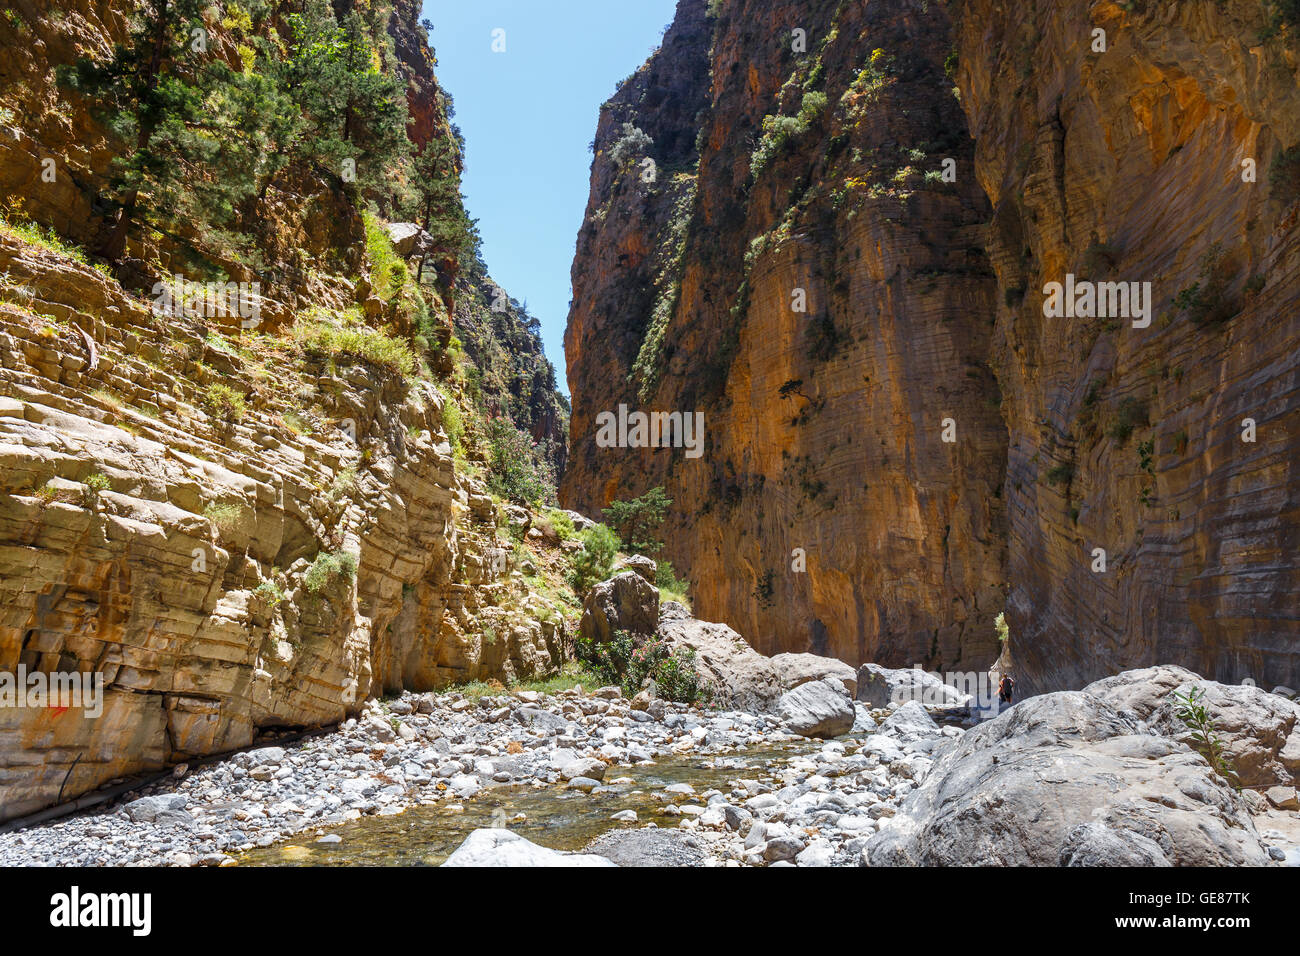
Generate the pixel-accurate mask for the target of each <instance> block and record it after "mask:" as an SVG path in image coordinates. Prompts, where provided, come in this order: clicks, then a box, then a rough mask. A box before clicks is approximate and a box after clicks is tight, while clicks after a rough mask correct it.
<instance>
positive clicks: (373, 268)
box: [361, 212, 410, 302]
mask: <svg viewBox="0 0 1300 956" xmlns="http://www.w3.org/2000/svg"><path fill="white" fill-rule="evenodd" d="M361 217H362V221H363V222H364V223H365V227H366V257H367V258H368V259H369V260H370V288H371V290H372V291H373V292H374V294H375V295H377V296H378V297H379V298H381V299H383V300H384V301H385V302H386V301H388V300H389V299H391V298H392V297H393V296H394V295H396V294H397V293H398V292H400V291H401V290H402V288H403V286H405V285H406V282H407V280H408V279H409V278H410V271H409V270H408V269H407V268H406V263H405V262H403V261H402V257H401V256H399V255H398V254H397V250H396V249H395V248H393V241H392V239H390V238H389V237H388V229H387V228H386V227H385V225H384V222H383V220H382V219H380V218H379V217H378V216H376V215H375V214H374V213H371V212H364V213H362V214H361Z"/></svg>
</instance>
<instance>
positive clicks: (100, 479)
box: [83, 471, 113, 497]
mask: <svg viewBox="0 0 1300 956" xmlns="http://www.w3.org/2000/svg"><path fill="white" fill-rule="evenodd" d="M83 484H85V486H86V488H87V489H88V490H89V492H90V495H91V497H95V496H97V495H98V494H99V493H100V492H101V491H108V489H109V488H111V487H113V482H112V481H110V480H109V478H108V475H105V474H102V473H101V472H98V471H97V472H95V473H94V474H92V475H90V476H88V477H87V478H86V480H85V482H83Z"/></svg>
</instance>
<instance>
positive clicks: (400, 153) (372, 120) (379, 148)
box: [284, 0, 410, 187]
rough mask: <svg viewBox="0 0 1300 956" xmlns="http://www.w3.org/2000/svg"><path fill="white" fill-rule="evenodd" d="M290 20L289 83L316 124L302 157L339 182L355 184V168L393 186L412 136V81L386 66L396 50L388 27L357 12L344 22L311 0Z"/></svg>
mask: <svg viewBox="0 0 1300 956" xmlns="http://www.w3.org/2000/svg"><path fill="white" fill-rule="evenodd" d="M372 12H373V11H372ZM287 19H288V24H289V32H290V34H291V41H290V44H289V56H288V61H287V63H286V66H285V70H284V82H285V85H286V89H287V90H288V91H289V93H290V95H292V96H293V98H294V101H295V102H296V103H297V104H298V106H299V108H300V109H301V110H302V112H303V114H304V115H305V116H306V117H308V119H309V122H310V126H311V135H310V136H304V137H303V138H302V140H301V141H300V142H299V147H298V151H299V155H300V156H301V158H303V159H305V160H307V161H308V162H312V163H315V164H317V165H318V166H319V167H320V168H321V169H322V170H323V171H325V172H327V173H328V174H329V175H330V176H331V177H332V178H334V179H335V180H338V181H343V182H347V181H349V180H348V179H347V178H345V177H344V172H343V171H344V170H345V169H349V170H350V169H352V168H355V175H356V182H358V183H360V184H362V185H365V186H372V187H379V186H386V185H387V175H388V172H389V168H390V167H391V166H394V165H398V164H401V163H403V162H404V161H405V160H406V158H407V153H408V150H409V148H410V141H409V140H408V139H407V136H406V123H407V118H408V114H407V108H406V83H405V81H404V80H402V78H401V77H400V76H399V75H397V74H396V73H395V72H386V71H385V69H384V63H385V62H389V61H391V60H392V59H393V55H392V49H391V45H392V41H391V40H390V39H389V38H388V35H387V33H386V32H385V31H384V30H383V27H382V24H378V25H375V24H368V23H367V22H366V20H365V19H364V18H363V17H362V15H361V12H360V11H359V10H356V9H354V10H352V11H351V12H349V13H348V14H347V15H346V16H344V17H343V20H342V22H340V21H339V20H337V19H336V18H335V16H334V10H333V8H332V7H331V6H330V4H329V3H327V2H326V0H308V2H307V3H306V4H304V7H303V11H302V12H301V13H293V14H290V15H289V17H288V18H287Z"/></svg>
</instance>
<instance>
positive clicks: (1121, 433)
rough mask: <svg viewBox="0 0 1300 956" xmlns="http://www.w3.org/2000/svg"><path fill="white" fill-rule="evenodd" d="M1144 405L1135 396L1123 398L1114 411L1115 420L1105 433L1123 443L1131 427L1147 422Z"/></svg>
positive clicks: (1130, 433) (1131, 432)
mask: <svg viewBox="0 0 1300 956" xmlns="http://www.w3.org/2000/svg"><path fill="white" fill-rule="evenodd" d="M1147 415H1148V413H1147V407H1146V405H1144V404H1142V403H1141V402H1139V401H1138V400H1137V399H1136V398H1132V397H1129V398H1125V399H1122V400H1121V401H1120V403H1119V407H1118V408H1117V409H1116V411H1115V420H1114V421H1113V422H1111V425H1110V428H1108V429H1107V430H1106V434H1107V435H1108V436H1110V438H1112V439H1114V440H1115V441H1117V442H1119V443H1120V444H1121V445H1123V444H1124V443H1125V442H1127V441H1128V440H1129V437H1130V436H1131V435H1132V434H1133V429H1135V428H1137V427H1138V426H1139V425H1146V424H1148V421H1149V420H1148V417H1147Z"/></svg>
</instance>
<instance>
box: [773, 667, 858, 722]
mask: <svg viewBox="0 0 1300 956" xmlns="http://www.w3.org/2000/svg"><path fill="white" fill-rule="evenodd" d="M776 712H777V714H779V715H780V717H781V724H782V726H783V727H784V728H785V729H786V730H788V731H789V732H790V733H792V734H800V735H802V736H804V737H838V736H839V735H840V734H846V733H848V732H849V731H850V730H852V729H853V721H854V718H855V717H856V714H855V713H854V710H853V698H852V697H850V696H849V693H848V691H847V690H846V689H845V687H844V684H843V683H842V682H841V681H840V680H839V679H838V678H835V677H823V678H822V679H821V680H813V681H807V682H805V683H802V684H799V685H798V686H796V687H795V688H794V689H793V690H788V691H786V692H785V693H784V694H782V695H781V697H780V699H779V700H778V701H777V704H776Z"/></svg>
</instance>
